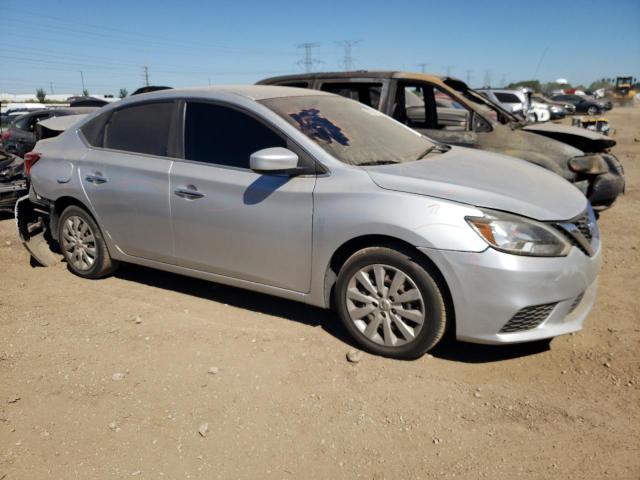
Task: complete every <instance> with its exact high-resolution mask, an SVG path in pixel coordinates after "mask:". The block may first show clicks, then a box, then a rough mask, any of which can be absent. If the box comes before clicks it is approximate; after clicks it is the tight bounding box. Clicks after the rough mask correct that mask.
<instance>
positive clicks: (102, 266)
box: [58, 205, 118, 279]
mask: <svg viewBox="0 0 640 480" xmlns="http://www.w3.org/2000/svg"><path fill="white" fill-rule="evenodd" d="M58 232H59V240H58V241H59V243H60V248H61V249H62V254H63V255H64V258H65V260H66V261H67V265H68V267H69V270H71V272H73V273H75V274H76V275H78V276H80V277H83V278H94V279H95V278H102V277H105V276H107V275H109V274H111V273H112V272H113V271H114V270H115V269H116V268H117V265H118V264H117V262H115V261H113V260H112V259H111V256H110V255H109V251H108V250H107V246H106V244H105V242H104V238H103V237H102V233H101V232H100V229H99V228H98V225H97V224H96V222H95V221H94V219H93V217H91V215H89V214H88V213H87V212H86V211H85V210H83V209H82V208H80V207H77V206H75V205H74V206H70V207H67V208H66V209H65V210H64V211H63V212H62V215H61V216H60V223H59V225H58Z"/></svg>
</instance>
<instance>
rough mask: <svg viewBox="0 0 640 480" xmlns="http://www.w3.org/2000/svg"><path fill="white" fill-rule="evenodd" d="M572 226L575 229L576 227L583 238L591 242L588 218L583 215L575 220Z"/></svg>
mask: <svg viewBox="0 0 640 480" xmlns="http://www.w3.org/2000/svg"><path fill="white" fill-rule="evenodd" d="M574 224H575V226H576V227H578V230H580V233H582V235H584V238H586V239H587V240H589V241H591V230H590V229H589V216H588V215H587V214H586V213H585V214H584V215H582V216H581V217H580V218H578V219H576V220H575V222H574Z"/></svg>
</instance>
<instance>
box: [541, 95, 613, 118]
mask: <svg viewBox="0 0 640 480" xmlns="http://www.w3.org/2000/svg"><path fill="white" fill-rule="evenodd" d="M551 100H553V101H554V102H567V103H571V104H572V105H573V106H574V107H575V108H576V110H575V111H576V112H577V113H587V114H589V115H598V114H600V113H602V112H604V111H605V110H608V109H610V108H611V106H609V105H608V104H607V101H603V100H596V99H592V98H589V97H586V96H583V95H573V94H562V95H554V96H553V97H551ZM609 103H610V102H609Z"/></svg>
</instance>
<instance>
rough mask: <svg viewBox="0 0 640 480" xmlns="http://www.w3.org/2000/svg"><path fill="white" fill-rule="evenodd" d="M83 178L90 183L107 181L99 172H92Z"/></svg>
mask: <svg viewBox="0 0 640 480" xmlns="http://www.w3.org/2000/svg"><path fill="white" fill-rule="evenodd" d="M85 180H86V181H87V182H90V183H95V184H100V183H107V181H108V180H107V178H106V177H103V176H102V175H101V174H100V173H93V174H91V175H87V176H86V177H85Z"/></svg>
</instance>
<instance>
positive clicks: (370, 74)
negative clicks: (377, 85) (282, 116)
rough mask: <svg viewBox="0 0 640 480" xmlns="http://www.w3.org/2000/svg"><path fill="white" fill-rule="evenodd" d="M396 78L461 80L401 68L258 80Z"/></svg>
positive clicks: (322, 73) (302, 74)
mask: <svg viewBox="0 0 640 480" xmlns="http://www.w3.org/2000/svg"><path fill="white" fill-rule="evenodd" d="M354 77H359V78H395V79H400V80H426V81H429V82H433V83H443V81H444V80H447V79H451V80H456V81H461V80H459V79H457V78H455V77H440V76H438V75H429V74H426V73H416V72H403V71H399V70H352V71H350V72H315V73H298V74H295V75H281V76H278V77H269V78H265V79H264V80H260V81H259V82H257V83H258V84H264V83H272V82H276V81H277V82H282V81H296V80H310V79H317V78H320V79H322V78H345V79H347V78H354Z"/></svg>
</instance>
